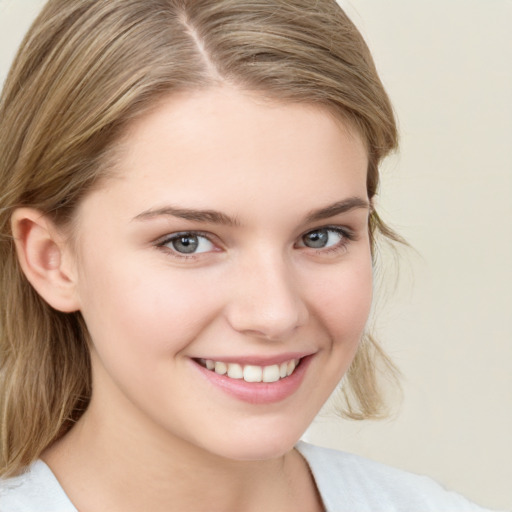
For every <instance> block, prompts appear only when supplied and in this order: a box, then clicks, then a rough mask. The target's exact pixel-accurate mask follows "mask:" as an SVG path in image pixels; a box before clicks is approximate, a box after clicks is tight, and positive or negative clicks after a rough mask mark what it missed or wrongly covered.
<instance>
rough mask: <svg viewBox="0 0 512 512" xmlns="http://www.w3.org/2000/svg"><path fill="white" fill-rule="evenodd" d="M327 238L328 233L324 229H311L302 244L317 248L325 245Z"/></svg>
mask: <svg viewBox="0 0 512 512" xmlns="http://www.w3.org/2000/svg"><path fill="white" fill-rule="evenodd" d="M328 238H329V233H328V232H327V230H326V229H321V230H319V231H313V232H311V233H308V234H307V235H306V236H305V239H304V244H305V245H307V246H308V247H312V248H314V249H319V248H322V247H325V246H326V245H327V240H328Z"/></svg>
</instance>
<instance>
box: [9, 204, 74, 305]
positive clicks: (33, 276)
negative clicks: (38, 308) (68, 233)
mask: <svg viewBox="0 0 512 512" xmlns="http://www.w3.org/2000/svg"><path fill="white" fill-rule="evenodd" d="M11 227H12V233H13V235H14V241H15V244H16V252H17V254H18V260H19V262H20V265H21V268H22V270H23V273H24V274H25V276H26V277H27V279H28V281H29V282H30V284H31V285H32V286H33V287H34V288H35V290H36V291H37V293H39V295H40V296H41V297H42V298H43V299H44V300H45V301H46V302H47V303H48V304H50V306H52V307H53V308H55V309H57V310H59V311H62V312H65V313H70V312H72V311H77V310H78V309H79V301H78V296H77V293H76V280H75V271H74V258H72V252H71V251H70V248H69V244H67V243H66V240H65V238H64V237H63V236H62V233H61V232H60V231H59V230H58V229H57V228H56V226H55V225H54V223H53V222H52V221H51V220H50V219H48V218H47V217H45V216H44V215H43V214H42V213H41V212H40V211H38V210H35V209H33V208H18V209H16V210H15V211H14V213H13V215H12V217H11Z"/></svg>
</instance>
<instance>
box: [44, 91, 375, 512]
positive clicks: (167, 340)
mask: <svg viewBox="0 0 512 512" xmlns="http://www.w3.org/2000/svg"><path fill="white" fill-rule="evenodd" d="M119 155H120V157H119V160H118V162H117V164H116V169H115V175H114V176H113V177H112V178H110V179H107V180H106V181H105V182H104V183H103V184H101V186H100V187H99V188H98V189H97V190H95V191H93V192H91V193H90V194H89V195H88V196H87V197H86V198H85V199H84V200H83V202H82V204H81V205H80V207H79V209H78V212H77V217H76V222H75V229H76V232H75V234H74V238H75V240H74V243H73V245H71V244H62V243H61V244H60V245H59V247H60V249H59V251H60V256H59V258H57V260H58V261H59V264H60V265H61V266H62V268H65V270H66V274H67V279H68V281H69V287H71V289H72V296H73V300H74V301H75V302H76V304H77V306H76V307H77V309H80V311H81V312H82V314H83V316H84V319H85V321H86V323H87V326H88V328H89V331H90V334H91V338H92V346H91V359H92V365H93V389H94V390H93V395H92V399H91V403H90V406H89V408H88V410H87V411H86V413H85V414H84V415H83V417H82V418H81V419H80V421H79V422H78V423H77V424H76V426H75V427H74V428H73V429H72V430H71V431H70V433H68V434H67V435H66V436H65V437H64V438H63V439H62V440H60V441H59V442H58V443H57V444H55V445H54V446H52V447H51V448H50V449H49V450H47V452H46V453H45V454H44V456H43V459H44V460H45V461H46V462H47V463H48V464H49V465H50V467H51V469H52V470H53V471H54V473H55V475H56V476H57V478H58V479H59V481H60V482H61V484H62V486H63V488H64V489H65V490H66V492H67V493H68V495H69V497H70V499H71V500H72V501H73V503H74V504H75V506H76V507H77V508H78V509H79V510H81V511H82V512H83V511H86V512H87V511H96V510H111V511H117V510H119V511H121V510H123V511H124V512H129V511H131V510H134V511H135V510H152V511H157V512H158V511H160V510H162V511H163V510H166V511H169V510H195V511H203V510H204V511H207V510H208V511H214V510H219V511H220V510H222V511H232V510H233V511H234V510H236V511H244V512H249V511H256V510H260V511H261V510H280V511H287V510H294V511H297V510H299V511H300V510H304V511H306V510H307V511H314V510H321V509H322V508H321V502H320V499H319V497H318V494H317V491H316V488H315V485H314V482H313V480H312V477H311V476H310V474H309V471H308V468H307V465H306V463H305V461H304V460H303V459H302V457H301V456H300V455H299V454H298V452H297V451H295V450H294V449H293V446H294V445H295V444H296V442H297V441H298V439H299V438H300V436H301V435H302V434H303V432H304V431H305V429H306V428H307V427H308V425H309V424H310V423H311V421H312V420H313V418H314V416H315V415H316V414H317V412H318V411H319V409H320V408H321V406H322V405H323V404H324V402H325V401H326V399H327V398H328V397H329V395H330V394H331V392H332V391H333V389H334V388H335V386H336V385H337V383H338V382H339V381H340V379H341V377H342V376H343V374H344V373H345V372H346V370H347V369H348V367H349V365H350V363H351V361H352V359H353V357H354V355H355V352H356V349H357V346H358V343H359V340H360V338H361V335H362V333H363V330H364V327H365V323H366V320H367V317H368V314H369V309H370V304H371V295H372V265H371V255H370V242H369V237H368V231H367V222H368V214H369V208H368V204H369V200H368V197H367V192H366V167H367V156H366V151H365V148H364V144H363V143H362V141H361V139H360V138H359V136H358V135H357V134H355V133H354V132H353V131H351V130H350V129H348V128H347V127H346V126H344V125H343V124H342V123H341V122H340V121H339V120H336V119H334V117H332V116H331V115H330V114H329V113H328V112H326V111H325V110H322V109H320V108H318V107H313V106H309V105H299V104H282V103H275V102H269V101H267V100H264V99H263V98H260V97H258V96H254V95H251V94H249V93H244V92H241V91H238V90H233V89H227V88H216V89H210V90H207V91H201V92H192V93H186V94H185V93H184V94H181V95H174V96H172V97H170V98H168V99H167V100H166V101H164V102H162V103H161V104H159V105H158V107H157V108H155V109H154V111H152V112H151V113H150V114H149V115H147V116H145V117H144V118H141V119H139V120H137V121H136V122H135V123H134V124H133V126H131V128H130V130H129V131H128V133H127V134H126V135H125V137H124V140H123V141H122V145H121V151H120V153H119ZM351 198H358V199H359V201H360V203H362V204H361V205H359V207H354V208H352V209H350V210H349V211H346V212H344V213H336V214H334V215H333V214H329V213H326V212H324V217H325V218H322V219H311V218H310V219H307V217H308V215H310V214H311V212H312V211H316V210H322V209H325V208H326V207H329V206H330V205H333V204H334V203H338V202H340V201H346V200H348V199H351ZM170 205H171V206H172V207H173V208H179V209H184V208H186V209H194V210H198V209H200V210H204V209H207V210H215V211H217V212H221V213H222V214H223V215H224V216H229V218H230V219H231V220H232V221H233V222H232V223H219V222H210V221H208V220H204V219H203V220H190V219H184V218H180V217H179V216H175V215H169V214H149V212H155V211H161V210H162V209H164V208H167V207H169V206H170ZM331 213H332V212H331ZM141 214H142V215H141ZM217 220H219V219H217ZM326 226H329V227H331V226H332V227H334V228H335V229H341V230H342V231H343V232H346V233H347V236H345V235H343V234H340V233H338V232H336V231H334V230H332V231H329V232H327V236H328V244H327V246H326V247H323V248H312V247H308V246H307V245H306V242H305V240H306V239H305V238H304V235H305V234H307V233H310V232H313V231H316V232H317V231H318V230H319V229H321V228H325V227H326ZM184 231H186V232H190V231H193V232H197V231H199V232H201V233H203V234H204V235H205V236H206V237H208V238H204V239H200V240H201V244H202V245H201V246H200V250H201V252H199V253H196V254H192V255H190V256H189V257H184V256H183V254H180V253H178V252H177V251H176V249H175V246H173V244H172V243H170V242H169V243H167V245H162V243H163V242H164V241H165V239H166V237H167V238H168V237H169V235H171V234H173V233H177V232H184ZM323 233H324V234H325V233H326V232H325V231H324V232H323ZM348 235H349V236H348ZM349 238H352V240H350V239H349ZM307 240H309V239H307ZM307 240H306V241H307ZM308 243H309V242H308ZM297 352H299V353H303V354H311V355H312V357H311V361H310V364H309V366H308V367H307V370H306V373H305V374H304V377H303V380H302V382H301V384H300V386H299V387H298V389H297V390H296V391H295V392H294V393H293V394H292V395H291V396H287V397H286V398H285V399H283V400H279V401H278V402H275V403H269V404H253V403H248V402H246V401H243V400H239V399H237V398H235V397H233V396H231V395H229V394H227V393H225V392H224V391H222V390H221V389H219V388H218V387H216V386H212V385H211V384H210V383H209V382H208V381H207V379H205V378H204V377H203V375H202V374H201V371H200V370H199V369H198V366H197V364H196V363H194V362H193V359H194V358H210V359H213V360H220V361H222V360H224V359H225V358H226V357H228V356H229V357H231V358H234V359H236V358H242V357H273V356H279V355H281V354H287V353H297ZM184 468H186V470H185V471H184ZM135 481H136V482H137V484H136V485H134V482H135ZM198 489H200V492H198Z"/></svg>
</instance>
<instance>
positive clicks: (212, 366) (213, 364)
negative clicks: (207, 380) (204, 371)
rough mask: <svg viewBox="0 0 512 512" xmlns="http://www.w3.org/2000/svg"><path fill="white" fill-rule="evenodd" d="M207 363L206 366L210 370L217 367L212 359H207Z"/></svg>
mask: <svg viewBox="0 0 512 512" xmlns="http://www.w3.org/2000/svg"><path fill="white" fill-rule="evenodd" d="M205 364H206V368H208V370H213V369H214V368H215V363H214V362H213V361H212V360H211V359H207V360H206V361H205Z"/></svg>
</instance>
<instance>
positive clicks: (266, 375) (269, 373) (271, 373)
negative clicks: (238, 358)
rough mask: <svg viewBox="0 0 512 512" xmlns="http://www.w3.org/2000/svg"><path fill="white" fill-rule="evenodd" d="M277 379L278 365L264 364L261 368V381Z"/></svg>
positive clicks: (274, 380)
mask: <svg viewBox="0 0 512 512" xmlns="http://www.w3.org/2000/svg"><path fill="white" fill-rule="evenodd" d="M278 380H279V365H278V364H273V365H272V366H265V367H264V368H263V382H276V381H278Z"/></svg>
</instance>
